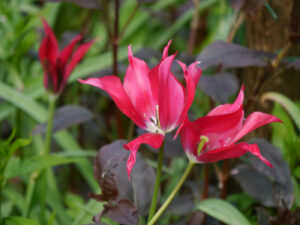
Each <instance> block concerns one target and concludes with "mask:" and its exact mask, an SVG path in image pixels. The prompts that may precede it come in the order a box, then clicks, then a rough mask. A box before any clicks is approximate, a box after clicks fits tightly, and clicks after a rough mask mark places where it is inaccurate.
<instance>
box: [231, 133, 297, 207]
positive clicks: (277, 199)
mask: <svg viewBox="0 0 300 225" xmlns="http://www.w3.org/2000/svg"><path fill="white" fill-rule="evenodd" d="M251 143H256V144H258V146H259V149H260V150H261V152H262V154H263V156H264V157H265V158H267V159H268V160H269V161H270V162H271V163H272V165H273V166H274V168H269V167H268V166H266V165H265V164H264V163H263V162H262V161H261V160H259V159H257V157H255V156H253V155H250V154H247V155H248V157H249V159H250V163H251V166H252V167H249V166H246V165H242V166H238V167H236V168H235V169H233V170H232V171H231V173H232V175H233V178H235V180H236V181H237V182H238V183H239V184H240V185H241V186H242V188H243V189H244V191H245V192H246V193H247V194H249V195H250V196H251V197H253V198H254V199H256V200H257V201H259V202H261V203H262V204H263V205H265V206H273V207H275V206H276V207H280V208H285V207H288V208H290V207H291V206H292V203H293V199H294V193H293V192H294V187H293V183H292V180H291V178H290V170H289V166H288V164H287V163H286V162H285V160H284V159H283V158H282V154H281V152H280V150H279V149H278V148H276V147H275V146H273V145H272V144H271V143H269V142H267V141H266V140H264V139H254V140H252V141H251Z"/></svg>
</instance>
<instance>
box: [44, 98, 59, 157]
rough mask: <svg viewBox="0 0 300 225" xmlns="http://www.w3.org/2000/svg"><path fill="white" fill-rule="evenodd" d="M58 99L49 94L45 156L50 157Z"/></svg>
mask: <svg viewBox="0 0 300 225" xmlns="http://www.w3.org/2000/svg"><path fill="white" fill-rule="evenodd" d="M56 99H57V97H56V96H55V95H51V94H49V103H48V104H49V106H48V110H49V114H48V125H47V133H46V141H45V148H44V152H43V155H48V153H49V150H50V144H51V138H52V130H53V119H54V112H55V102H56Z"/></svg>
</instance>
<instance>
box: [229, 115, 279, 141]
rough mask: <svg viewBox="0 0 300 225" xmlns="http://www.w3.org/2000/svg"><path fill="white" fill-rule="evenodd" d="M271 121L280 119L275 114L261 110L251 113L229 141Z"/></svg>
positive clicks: (237, 138)
mask: <svg viewBox="0 0 300 225" xmlns="http://www.w3.org/2000/svg"><path fill="white" fill-rule="evenodd" d="M273 122H281V120H280V119H278V118H277V117H275V116H272V115H269V114H266V113H262V112H254V113H251V114H250V115H249V116H248V118H247V119H246V120H245V122H244V123H243V125H242V127H241V129H240V130H239V132H238V133H237V134H236V135H235V136H234V138H233V139H232V141H231V143H235V142H237V141H238V140H240V139H241V138H242V137H244V136H245V135H246V134H248V133H250V132H251V131H253V130H255V129H257V128H259V127H261V126H264V125H266V124H268V123H273Z"/></svg>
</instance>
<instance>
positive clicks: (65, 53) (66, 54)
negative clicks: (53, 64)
mask: <svg viewBox="0 0 300 225" xmlns="http://www.w3.org/2000/svg"><path fill="white" fill-rule="evenodd" d="M81 39H82V37H81V35H77V36H76V37H75V38H74V39H73V40H72V41H71V42H70V44H69V45H67V46H66V47H65V48H64V49H63V50H62V51H61V53H60V56H59V64H60V67H61V72H64V71H63V69H64V67H65V66H66V64H67V62H68V61H69V60H70V57H71V55H72V53H73V50H74V47H75V46H76V44H77V43H78V42H79V41H80V40H81Z"/></svg>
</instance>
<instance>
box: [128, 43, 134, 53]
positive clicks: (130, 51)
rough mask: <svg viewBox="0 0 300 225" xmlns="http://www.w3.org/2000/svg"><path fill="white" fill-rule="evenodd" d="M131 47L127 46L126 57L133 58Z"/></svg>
mask: <svg viewBox="0 0 300 225" xmlns="http://www.w3.org/2000/svg"><path fill="white" fill-rule="evenodd" d="M131 46H132V45H131V44H130V45H128V56H133V54H132V49H131Z"/></svg>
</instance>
